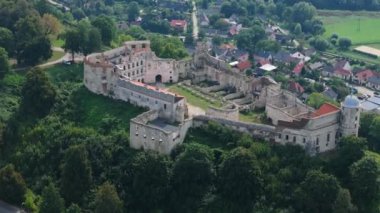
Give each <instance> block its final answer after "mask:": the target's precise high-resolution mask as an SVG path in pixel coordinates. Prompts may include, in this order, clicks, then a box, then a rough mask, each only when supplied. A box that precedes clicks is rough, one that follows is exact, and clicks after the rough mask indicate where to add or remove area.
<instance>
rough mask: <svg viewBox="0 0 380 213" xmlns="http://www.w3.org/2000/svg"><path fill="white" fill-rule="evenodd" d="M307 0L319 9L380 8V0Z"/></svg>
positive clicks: (289, 0)
mask: <svg viewBox="0 0 380 213" xmlns="http://www.w3.org/2000/svg"><path fill="white" fill-rule="evenodd" d="M276 2H284V3H285V4H288V5H293V4H295V3H297V2H299V0H277V1H276ZM305 2H310V3H312V4H313V5H314V6H315V7H317V8H318V9H334V10H380V3H379V0H370V1H368V0H305Z"/></svg>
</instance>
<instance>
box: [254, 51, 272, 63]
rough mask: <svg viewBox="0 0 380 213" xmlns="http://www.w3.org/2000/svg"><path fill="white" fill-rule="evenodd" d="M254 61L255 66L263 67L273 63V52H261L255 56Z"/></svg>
mask: <svg viewBox="0 0 380 213" xmlns="http://www.w3.org/2000/svg"><path fill="white" fill-rule="evenodd" d="M253 59H254V60H255V64H257V65H259V66H262V65H264V64H270V63H272V60H273V57H272V53H271V52H268V51H260V52H257V53H255V54H254V55H253Z"/></svg>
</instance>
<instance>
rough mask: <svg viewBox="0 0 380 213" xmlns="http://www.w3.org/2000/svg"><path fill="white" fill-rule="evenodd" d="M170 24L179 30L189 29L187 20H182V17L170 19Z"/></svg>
mask: <svg viewBox="0 0 380 213" xmlns="http://www.w3.org/2000/svg"><path fill="white" fill-rule="evenodd" d="M170 26H171V27H172V28H173V29H175V30H177V31H179V32H184V33H185V32H186V30H187V21H186V20H180V19H174V20H171V21H170Z"/></svg>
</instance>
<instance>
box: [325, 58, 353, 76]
mask: <svg viewBox="0 0 380 213" xmlns="http://www.w3.org/2000/svg"><path fill="white" fill-rule="evenodd" d="M322 75H324V76H328V77H331V76H335V77H338V78H341V79H344V80H349V79H351V77H352V67H351V65H350V63H349V62H348V61H346V60H340V61H337V62H336V63H335V65H334V66H331V65H327V66H325V67H324V69H323V71H322Z"/></svg>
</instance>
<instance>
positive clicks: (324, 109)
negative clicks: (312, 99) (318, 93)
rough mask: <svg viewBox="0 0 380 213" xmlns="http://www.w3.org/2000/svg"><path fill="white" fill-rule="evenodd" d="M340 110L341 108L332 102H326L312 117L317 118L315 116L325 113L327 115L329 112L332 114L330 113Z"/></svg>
mask: <svg viewBox="0 0 380 213" xmlns="http://www.w3.org/2000/svg"><path fill="white" fill-rule="evenodd" d="M338 111H340V109H339V108H338V107H336V106H334V105H332V104H330V103H324V104H323V105H322V106H321V107H319V109H317V110H316V111H315V112H314V113H313V115H312V117H313V118H315V117H319V116H323V115H327V114H330V113H333V112H338Z"/></svg>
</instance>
